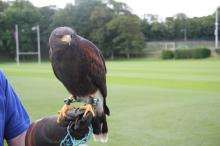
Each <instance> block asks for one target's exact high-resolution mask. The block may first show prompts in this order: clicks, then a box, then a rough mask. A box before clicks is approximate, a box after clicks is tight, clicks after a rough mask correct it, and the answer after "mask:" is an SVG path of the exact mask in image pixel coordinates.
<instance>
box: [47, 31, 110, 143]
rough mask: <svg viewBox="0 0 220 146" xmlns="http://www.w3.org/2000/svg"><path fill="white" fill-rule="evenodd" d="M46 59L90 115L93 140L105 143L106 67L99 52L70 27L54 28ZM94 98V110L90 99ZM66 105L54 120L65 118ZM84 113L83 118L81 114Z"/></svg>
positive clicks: (106, 137) (106, 133) (106, 126)
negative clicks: (48, 59)
mask: <svg viewBox="0 0 220 146" xmlns="http://www.w3.org/2000/svg"><path fill="white" fill-rule="evenodd" d="M49 45H50V50H49V58H50V61H51V64H52V68H53V71H54V74H55V76H56V77H57V78H58V80H60V81H61V82H62V83H63V85H64V86H65V87H66V89H67V90H68V91H69V93H70V94H71V97H72V98H74V99H75V100H76V101H80V102H83V103H85V105H84V106H81V107H80V108H81V109H85V110H86V112H85V114H87V112H89V111H90V112H92V114H93V116H94V118H93V121H92V126H93V134H94V139H95V140H98V141H101V142H107V141H108V125H107V120H106V115H109V114H110V111H109V108H108V107H107V105H106V97H107V88H106V66H105V61H104V58H103V55H102V53H101V52H100V50H99V49H98V48H97V47H96V46H95V45H94V44H93V43H92V42H90V41H89V40H87V39H85V38H83V37H81V36H79V35H78V34H76V32H75V30H73V29H72V28H70V27H58V28H56V29H54V30H53V31H52V32H51V35H50V38H49ZM94 98H96V99H98V102H97V105H96V107H95V108H94V107H93V104H92V103H91V99H94ZM68 108H69V107H68V105H64V106H63V108H62V109H61V111H60V112H59V116H58V118H57V121H58V122H59V120H60V118H61V117H63V116H65V115H66V114H65V112H66V111H67V110H68ZM85 114H84V115H85Z"/></svg>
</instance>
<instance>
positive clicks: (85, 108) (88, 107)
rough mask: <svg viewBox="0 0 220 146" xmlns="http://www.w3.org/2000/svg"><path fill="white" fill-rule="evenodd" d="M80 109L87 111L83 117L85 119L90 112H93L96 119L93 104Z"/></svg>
mask: <svg viewBox="0 0 220 146" xmlns="http://www.w3.org/2000/svg"><path fill="white" fill-rule="evenodd" d="M79 109H81V110H86V111H85V113H84V114H83V117H85V116H86V114H87V113H88V112H91V113H92V115H93V117H95V112H94V110H93V108H92V105H91V104H87V105H84V106H81V107H80V108H79Z"/></svg>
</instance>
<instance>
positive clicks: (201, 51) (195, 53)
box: [191, 48, 211, 59]
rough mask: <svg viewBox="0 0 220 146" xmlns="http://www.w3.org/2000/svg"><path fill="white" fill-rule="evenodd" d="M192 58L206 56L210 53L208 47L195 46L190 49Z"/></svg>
mask: <svg viewBox="0 0 220 146" xmlns="http://www.w3.org/2000/svg"><path fill="white" fill-rule="evenodd" d="M191 55H192V58H195V59H197V58H207V57H209V56H210V55H211V51H210V50H209V49H208V48H195V49H191Z"/></svg>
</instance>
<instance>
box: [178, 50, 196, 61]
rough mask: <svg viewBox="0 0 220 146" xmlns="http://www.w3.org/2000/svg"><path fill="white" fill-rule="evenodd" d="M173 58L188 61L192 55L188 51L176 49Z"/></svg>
mask: <svg viewBox="0 0 220 146" xmlns="http://www.w3.org/2000/svg"><path fill="white" fill-rule="evenodd" d="M174 58H175V59H188V58H192V55H191V52H190V50H189V49H178V50H176V51H175V52H174Z"/></svg>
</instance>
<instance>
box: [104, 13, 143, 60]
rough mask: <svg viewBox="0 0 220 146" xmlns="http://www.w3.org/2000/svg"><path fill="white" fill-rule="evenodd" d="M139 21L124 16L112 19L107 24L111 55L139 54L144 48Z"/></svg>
mask: <svg viewBox="0 0 220 146" xmlns="http://www.w3.org/2000/svg"><path fill="white" fill-rule="evenodd" d="M140 24H141V21H140V19H139V18H138V17H137V16H135V15H125V16H118V17H116V18H113V19H112V20H111V21H110V22H109V23H108V24H107V31H108V33H109V35H108V36H109V37H111V39H112V46H111V47H112V48H111V50H112V51H111V52H112V55H113V54H116V55H119V54H126V56H127V58H130V55H131V54H137V53H140V52H141V50H142V49H143V48H144V37H143V34H142V33H141V32H140V30H141V27H140Z"/></svg>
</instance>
